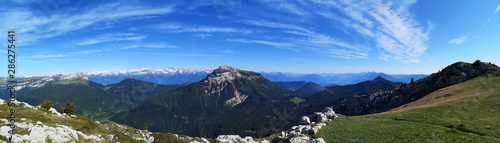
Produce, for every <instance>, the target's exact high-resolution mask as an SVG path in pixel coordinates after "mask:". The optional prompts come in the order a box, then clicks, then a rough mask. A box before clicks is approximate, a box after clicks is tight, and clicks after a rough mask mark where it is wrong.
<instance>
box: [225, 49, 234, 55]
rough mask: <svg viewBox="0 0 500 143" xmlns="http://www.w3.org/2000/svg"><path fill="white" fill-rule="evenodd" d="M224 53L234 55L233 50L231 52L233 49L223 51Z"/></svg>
mask: <svg viewBox="0 0 500 143" xmlns="http://www.w3.org/2000/svg"><path fill="white" fill-rule="evenodd" d="M222 53H226V54H232V53H233V50H231V49H227V50H224V51H222Z"/></svg>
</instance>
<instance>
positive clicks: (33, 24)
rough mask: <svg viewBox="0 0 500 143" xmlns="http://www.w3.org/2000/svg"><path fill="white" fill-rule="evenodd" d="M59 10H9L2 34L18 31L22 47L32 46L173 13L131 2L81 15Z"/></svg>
mask: <svg viewBox="0 0 500 143" xmlns="http://www.w3.org/2000/svg"><path fill="white" fill-rule="evenodd" d="M63 10H66V9H56V10H54V12H53V13H52V14H51V15H49V16H46V15H45V14H44V13H40V12H38V11H31V9H22V8H21V9H19V10H8V11H3V12H1V13H0V16H1V17H2V18H3V20H8V21H9V24H8V25H0V30H2V31H4V30H8V29H15V30H16V31H18V32H19V33H22V34H21V35H20V36H23V37H22V38H21V39H23V41H19V42H20V43H19V44H20V45H29V44H31V43H32V42H35V41H38V39H43V38H51V37H54V36H58V35H63V34H66V33H68V32H71V31H75V30H80V29H83V28H87V27H89V26H92V25H96V24H98V23H101V22H116V21H117V20H122V19H125V18H130V17H135V16H147V15H153V14H165V13H170V12H171V11H172V8H171V6H164V7H143V6H139V5H137V4H134V3H130V2H123V3H108V4H102V5H98V6H95V7H93V8H90V9H83V10H80V11H81V12H79V13H73V12H72V11H71V12H70V11H63Z"/></svg>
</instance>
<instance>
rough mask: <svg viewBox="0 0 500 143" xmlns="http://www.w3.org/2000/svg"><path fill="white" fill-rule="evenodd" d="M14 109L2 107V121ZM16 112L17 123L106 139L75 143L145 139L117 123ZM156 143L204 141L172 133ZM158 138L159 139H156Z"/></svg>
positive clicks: (41, 112) (22, 109)
mask: <svg viewBox="0 0 500 143" xmlns="http://www.w3.org/2000/svg"><path fill="white" fill-rule="evenodd" d="M10 109H12V108H11V107H9V106H7V105H6V104H3V105H0V119H7V116H9V115H10V113H9V111H10ZM13 109H15V110H16V114H15V115H16V119H17V120H16V122H25V123H32V124H36V122H37V121H40V122H42V124H43V125H47V126H51V127H56V126H57V125H65V126H69V127H71V128H72V129H74V130H77V131H81V132H83V133H84V134H86V135H101V136H102V137H104V140H101V141H95V140H91V139H85V138H84V137H83V136H81V135H80V134H79V135H78V136H79V137H78V138H79V140H74V141H75V142H77V143H79V142H82V143H83V142H84V143H87V142H89V143H97V142H102V143H107V142H122V143H140V142H143V141H138V140H135V139H134V138H143V136H142V135H141V133H140V131H139V130H137V129H135V128H132V127H129V126H127V125H121V124H117V123H115V122H108V123H106V124H99V123H96V122H95V121H93V120H90V119H89V118H87V117H85V116H81V115H77V116H76V117H67V118H61V117H56V116H52V115H50V114H52V113H50V112H48V111H46V110H44V109H38V110H35V109H30V108H26V107H20V106H17V107H14V108H13ZM21 118H26V120H23V121H21V120H20V119H21ZM0 126H6V123H3V122H0ZM15 133H16V134H19V135H29V134H30V131H29V130H28V129H21V128H19V127H16V132H15ZM110 134H112V135H114V137H113V138H110V137H109V136H108V135H110ZM153 136H154V137H155V142H173V143H175V142H181V143H184V142H186V143H187V142H190V141H195V140H196V141H202V140H201V139H200V138H191V139H188V137H187V136H183V135H179V136H181V137H183V138H177V137H175V135H173V134H171V133H154V134H153ZM156 137H158V138H156ZM0 140H4V141H6V140H7V138H6V137H4V136H0ZM207 140H209V141H210V142H217V141H216V140H215V139H207ZM45 142H52V141H51V139H50V138H48V137H47V139H46V140H45Z"/></svg>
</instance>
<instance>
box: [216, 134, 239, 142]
mask: <svg viewBox="0 0 500 143" xmlns="http://www.w3.org/2000/svg"><path fill="white" fill-rule="evenodd" d="M217 140H219V141H220V142H222V143H237V142H239V141H240V140H241V137H240V136H239V135H219V136H218V137H217Z"/></svg>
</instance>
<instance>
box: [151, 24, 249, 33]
mask: <svg viewBox="0 0 500 143" xmlns="http://www.w3.org/2000/svg"><path fill="white" fill-rule="evenodd" d="M154 28H155V29H159V30H164V31H165V32H168V33H251V32H252V30H249V29H242V28H231V27H213V26H190V25H184V24H180V23H164V24H159V25H156V26H155V27H154Z"/></svg>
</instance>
